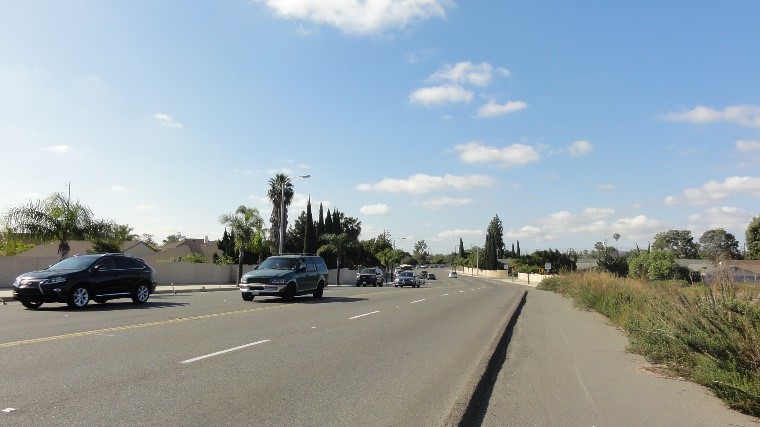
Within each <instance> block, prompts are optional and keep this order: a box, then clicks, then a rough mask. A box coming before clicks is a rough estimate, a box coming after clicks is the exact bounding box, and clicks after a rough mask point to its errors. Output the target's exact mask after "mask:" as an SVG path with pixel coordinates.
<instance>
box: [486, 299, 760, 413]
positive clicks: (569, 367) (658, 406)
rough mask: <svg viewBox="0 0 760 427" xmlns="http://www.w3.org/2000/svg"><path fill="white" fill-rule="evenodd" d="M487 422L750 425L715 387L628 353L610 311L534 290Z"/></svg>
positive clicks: (492, 398) (515, 332) (520, 319)
mask: <svg viewBox="0 0 760 427" xmlns="http://www.w3.org/2000/svg"><path fill="white" fill-rule="evenodd" d="M525 289H526V290H527V291H528V294H527V298H526V302H525V305H524V306H523V307H522V310H521V312H520V314H519V317H518V319H517V322H516V324H515V327H514V329H513V332H512V336H511V339H510V341H509V345H508V348H507V351H506V359H505V360H504V363H503V365H502V366H501V368H500V369H499V373H498V376H497V378H496V381H495V385H494V389H493V391H492V393H491V395H490V398H489V403H488V407H487V410H486V413H485V415H484V416H483V423H482V425H483V426H510V425H516V426H522V425H541V426H566V425H567V426H581V425H583V426H600V425H602V426H610V425H612V426H617V425H626V426H632V425H656V426H720V425H731V426H749V425H753V426H756V425H758V424H757V423H758V422H760V421H759V420H757V419H755V418H753V417H750V416H747V415H743V414H741V413H739V412H736V411H734V410H731V409H729V408H728V407H727V406H726V405H725V404H724V403H723V402H722V401H721V400H720V399H718V398H717V397H715V396H714V395H713V394H712V392H710V390H708V389H706V388H704V387H701V386H699V385H697V384H694V383H691V382H688V381H684V380H682V379H678V378H671V377H668V376H665V375H663V374H661V373H659V372H658V371H657V370H656V369H654V368H653V367H652V366H651V365H649V364H648V363H647V362H646V360H645V359H644V358H643V357H642V356H638V355H635V354H632V353H629V352H627V351H626V347H627V345H628V339H627V338H626V336H625V334H624V333H623V332H622V331H621V330H619V329H618V328H616V327H614V326H612V325H611V324H609V322H608V321H607V318H605V317H604V316H602V315H600V314H598V313H595V312H587V311H583V310H580V309H577V308H575V307H574V306H573V302H572V301H571V300H569V299H567V298H565V297H563V296H562V295H559V294H556V293H554V292H550V291H541V290H537V289H535V288H534V287H532V286H531V287H527V286H525Z"/></svg>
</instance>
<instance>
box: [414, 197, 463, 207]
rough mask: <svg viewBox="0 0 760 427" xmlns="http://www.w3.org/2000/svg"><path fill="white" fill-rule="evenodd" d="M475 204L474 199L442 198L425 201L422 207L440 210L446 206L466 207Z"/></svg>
mask: <svg viewBox="0 0 760 427" xmlns="http://www.w3.org/2000/svg"><path fill="white" fill-rule="evenodd" d="M472 203H473V200H472V199H469V198H464V199H454V198H452V197H440V198H437V199H431V200H425V201H424V202H422V206H424V207H425V208H427V209H440V208H443V207H446V206H466V205H471V204H472Z"/></svg>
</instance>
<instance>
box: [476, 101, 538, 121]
mask: <svg viewBox="0 0 760 427" xmlns="http://www.w3.org/2000/svg"><path fill="white" fill-rule="evenodd" d="M526 108H528V104H526V103H524V102H522V101H508V102H507V103H505V104H497V103H496V101H494V100H490V101H488V103H487V104H485V105H483V106H481V107H480V108H479V109H478V115H477V116H478V117H484V118H491V117H498V116H503V115H505V114H509V113H514V112H516V111H520V110H524V109H526Z"/></svg>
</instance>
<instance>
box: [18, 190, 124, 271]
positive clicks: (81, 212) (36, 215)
mask: <svg viewBox="0 0 760 427" xmlns="http://www.w3.org/2000/svg"><path fill="white" fill-rule="evenodd" d="M4 222H5V224H6V226H7V227H8V228H9V229H10V230H12V231H13V232H14V233H19V234H24V235H25V236H27V237H29V238H32V239H38V240H40V241H50V240H57V241H58V255H59V256H60V259H64V258H66V257H67V256H68V255H69V241H70V240H77V239H97V238H102V237H106V236H107V235H108V234H109V233H110V231H111V230H113V227H114V225H113V224H112V223H110V222H107V221H103V220H95V219H94V218H93V215H92V211H91V210H90V208H88V207H87V206H85V205H82V204H81V203H79V202H78V201H77V202H75V203H71V200H69V198H68V197H65V196H64V195H63V194H61V193H55V194H53V195H51V196H49V197H47V198H46V199H44V200H39V201H36V202H34V201H30V202H29V203H28V204H26V205H22V206H18V207H14V208H11V209H10V210H9V211H8V212H7V213H6V215H5V218H4Z"/></svg>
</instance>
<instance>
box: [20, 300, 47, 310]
mask: <svg viewBox="0 0 760 427" xmlns="http://www.w3.org/2000/svg"><path fill="white" fill-rule="evenodd" d="M21 305H23V306H24V307H26V308H28V309H30V310H36V309H38V308H40V306H41V305H42V302H41V301H29V300H25V299H22V300H21Z"/></svg>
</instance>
